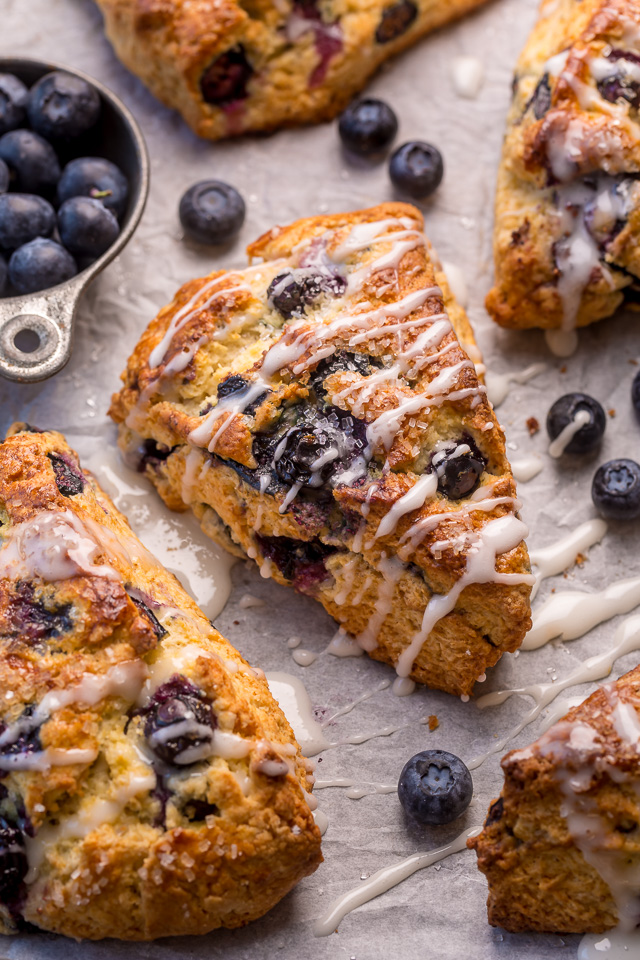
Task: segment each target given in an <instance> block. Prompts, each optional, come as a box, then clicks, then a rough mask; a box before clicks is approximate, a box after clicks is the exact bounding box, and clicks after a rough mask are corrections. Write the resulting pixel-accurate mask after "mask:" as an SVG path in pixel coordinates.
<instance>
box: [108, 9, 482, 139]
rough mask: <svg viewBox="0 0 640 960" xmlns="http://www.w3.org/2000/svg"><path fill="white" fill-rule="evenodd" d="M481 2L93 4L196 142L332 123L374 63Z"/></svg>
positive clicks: (126, 57)
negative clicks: (296, 126)
mask: <svg viewBox="0 0 640 960" xmlns="http://www.w3.org/2000/svg"><path fill="white" fill-rule="evenodd" d="M483 3H486V0H348V2H347V0H277V2H274V0H255V2H252V3H251V4H250V5H248V4H246V3H242V2H240V0H216V3H212V2H211V0H144V2H143V0H98V6H99V7H100V8H101V9H102V12H103V14H104V19H105V27H106V31H107V36H108V37H109V40H110V41H111V43H112V44H113V47H114V49H115V52H116V53H117V55H118V56H119V57H120V59H121V60H122V62H123V63H124V64H125V66H127V67H128V68H129V69H130V70H132V71H133V72H134V73H136V74H137V75H138V76H139V77H140V79H141V80H142V81H143V82H144V83H146V85H147V86H148V87H149V89H150V90H151V91H152V92H153V93H154V94H155V95H156V96H157V97H158V98H159V99H160V100H162V101H163V103H165V104H166V105H167V106H169V107H173V108H175V109H176V110H179V111H180V113H181V114H182V116H183V117H184V119H185V120H186V122H187V123H188V124H189V126H190V127H192V129H193V130H194V131H195V132H196V133H197V134H198V135H199V136H201V137H207V138H209V139H211V140H218V139H220V138H221V137H230V136H235V135H238V134H240V133H244V132H246V131H249V130H275V129H277V128H278V127H285V126H289V127H290V126H293V125H297V124H301V123H319V122H320V121H323V120H330V119H331V118H332V117H335V116H336V114H338V113H339V112H340V111H341V110H342V109H344V107H345V106H346V105H347V103H348V102H349V100H350V99H351V98H352V97H353V95H354V94H356V93H358V91H359V90H361V89H362V88H363V87H364V85H365V84H366V82H367V80H368V79H369V77H371V75H372V74H373V73H375V71H376V70H377V69H378V68H379V67H380V65H381V64H382V63H384V62H385V61H386V60H388V59H389V58H390V57H392V56H394V55H395V54H396V53H399V52H400V51H401V50H404V49H405V48H406V47H409V46H411V45H412V44H414V43H415V42H416V41H417V40H418V39H419V38H420V37H422V36H424V35H425V34H426V33H429V32H430V31H432V30H435V29H436V28H437V27H441V26H443V25H444V24H446V23H449V22H450V21H451V20H455V19H457V18H458V17H461V16H462V15H463V14H465V13H467V12H468V11H469V10H473V9H475V8H476V7H479V6H481V5H482V4H483Z"/></svg>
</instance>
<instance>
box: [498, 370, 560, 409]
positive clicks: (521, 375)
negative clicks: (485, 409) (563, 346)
mask: <svg viewBox="0 0 640 960" xmlns="http://www.w3.org/2000/svg"><path fill="white" fill-rule="evenodd" d="M547 369H548V368H547V364H546V363H532V364H530V366H528V367H525V369H524V370H517V371H515V372H511V373H494V372H493V371H492V370H487V372H486V374H485V378H484V379H485V383H486V385H487V397H488V399H489V402H490V403H491V405H492V406H493V407H494V408H495V407H499V406H500V404H501V403H504V401H505V400H506V399H507V397H508V395H509V390H510V389H511V385H512V384H514V383H519V384H522V383H527V382H528V381H529V380H533V378H534V377H538V376H539V375H540V374H541V373H545V372H546V370H547Z"/></svg>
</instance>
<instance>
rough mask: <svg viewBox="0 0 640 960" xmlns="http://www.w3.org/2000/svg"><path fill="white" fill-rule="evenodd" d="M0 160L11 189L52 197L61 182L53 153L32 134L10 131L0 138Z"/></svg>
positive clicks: (42, 140) (41, 139)
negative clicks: (13, 187) (9, 178)
mask: <svg viewBox="0 0 640 960" xmlns="http://www.w3.org/2000/svg"><path fill="white" fill-rule="evenodd" d="M0 160H4V162H5V163H6V165H7V166H8V167H9V171H10V173H11V176H12V179H13V181H14V186H15V187H17V188H18V190H21V191H22V192H23V193H40V194H42V195H43V196H47V197H48V196H51V195H52V194H53V192H54V190H55V186H56V184H57V182H58V180H59V179H60V164H59V162H58V157H57V156H56V152H55V150H54V149H53V147H52V146H51V144H50V143H47V141H46V140H44V139H43V138H42V137H41V136H39V135H38V134H37V133H34V132H33V130H10V131H9V133H5V134H4V136H2V137H0Z"/></svg>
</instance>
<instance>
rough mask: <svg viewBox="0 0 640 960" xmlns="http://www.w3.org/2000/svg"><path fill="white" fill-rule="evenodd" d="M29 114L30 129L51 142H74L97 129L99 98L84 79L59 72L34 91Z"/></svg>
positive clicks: (44, 78)
mask: <svg viewBox="0 0 640 960" xmlns="http://www.w3.org/2000/svg"><path fill="white" fill-rule="evenodd" d="M27 113H28V114H29V121H30V123H31V126H32V127H33V129H34V130H35V131H36V133H39V134H40V135H41V136H43V137H46V138H47V139H48V140H73V139H75V138H76V137H79V136H80V135H81V134H83V133H86V132H87V130H90V129H91V127H93V126H95V124H96V123H97V120H98V117H99V116H100V95H99V93H98V91H97V90H96V89H95V87H92V86H91V84H89V83H87V81H86V80H83V79H82V78H81V77H75V76H73V74H71V73H64V72H62V71H61V70H56V71H55V72H53V73H47V74H45V76H44V77H41V78H40V80H38V82H37V83H36V84H34V86H33V87H32V88H31V90H30V92H29V101H28V103H27Z"/></svg>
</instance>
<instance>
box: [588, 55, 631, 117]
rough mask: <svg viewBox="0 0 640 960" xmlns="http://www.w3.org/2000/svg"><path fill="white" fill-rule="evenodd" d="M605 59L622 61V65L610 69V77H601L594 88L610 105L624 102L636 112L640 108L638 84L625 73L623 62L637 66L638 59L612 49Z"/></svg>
mask: <svg viewBox="0 0 640 960" xmlns="http://www.w3.org/2000/svg"><path fill="white" fill-rule="evenodd" d="M606 59H607V60H610V61H612V62H616V61H620V60H622V61H623V63H622V65H621V67H619V68H618V69H616V68H615V67H614V68H612V70H611V75H610V76H608V77H603V78H602V79H601V80H599V81H598V83H597V84H596V86H597V87H598V92H599V93H600V96H601V97H602V98H603V99H604V100H608V101H609V102H610V103H616V102H619V101H623V102H624V101H626V102H627V103H628V104H629V105H630V106H632V107H633V108H634V109H635V110H638V109H639V108H640V83H638V81H637V80H635V79H634V78H633V76H632V75H631V74H630V72H628V71H627V72H625V69H624V61H625V60H626V61H628V62H631V63H633V64H636V65H637V64H639V63H640V58H638V56H637V55H635V54H633V53H631V52H630V51H627V50H618V49H614V50H611V51H610V52H609V53H608V54H607V57H606Z"/></svg>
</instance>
